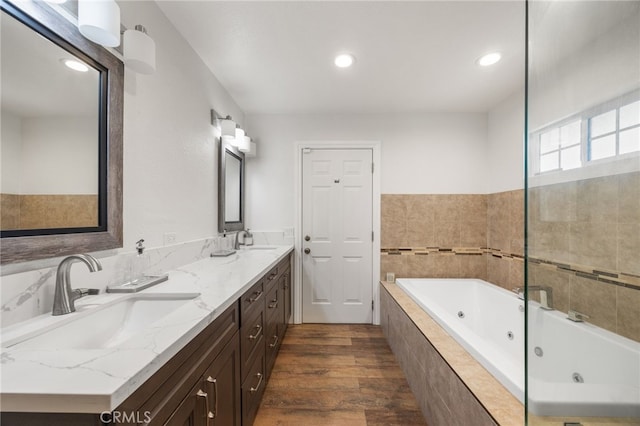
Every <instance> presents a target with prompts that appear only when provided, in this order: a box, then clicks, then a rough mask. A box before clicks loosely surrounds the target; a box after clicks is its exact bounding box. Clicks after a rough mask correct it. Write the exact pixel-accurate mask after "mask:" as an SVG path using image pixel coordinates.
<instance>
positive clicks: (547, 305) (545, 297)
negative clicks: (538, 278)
mask: <svg viewBox="0 0 640 426" xmlns="http://www.w3.org/2000/svg"><path fill="white" fill-rule="evenodd" d="M527 291H538V292H540V308H542V309H544V310H546V311H551V310H553V297H552V296H553V294H552V291H551V287H547V286H541V285H530V286H528V287H527Z"/></svg>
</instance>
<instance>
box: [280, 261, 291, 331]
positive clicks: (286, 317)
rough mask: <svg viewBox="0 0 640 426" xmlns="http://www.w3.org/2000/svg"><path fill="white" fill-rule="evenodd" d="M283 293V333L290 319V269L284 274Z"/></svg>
mask: <svg viewBox="0 0 640 426" xmlns="http://www.w3.org/2000/svg"><path fill="white" fill-rule="evenodd" d="M282 285H283V291H282V299H283V302H284V303H283V310H284V327H282V329H283V332H284V330H286V328H287V324H289V319H290V318H291V268H288V269H287V270H286V271H285V273H284V280H283V283H282Z"/></svg>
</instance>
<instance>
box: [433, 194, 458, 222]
mask: <svg viewBox="0 0 640 426" xmlns="http://www.w3.org/2000/svg"><path fill="white" fill-rule="evenodd" d="M461 197H462V196H460V195H455V194H454V195H449V194H444V195H438V196H436V198H435V203H436V210H435V220H436V222H457V221H459V220H460V217H461V212H460V207H461V205H462V203H463V200H462V198H461Z"/></svg>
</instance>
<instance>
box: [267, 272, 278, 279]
mask: <svg viewBox="0 0 640 426" xmlns="http://www.w3.org/2000/svg"><path fill="white" fill-rule="evenodd" d="M277 275H278V273H277V272H274V273H273V274H271V275H269V277H268V278H267V279H268V280H269V281H273V279H274V278H275V277H276V276H277Z"/></svg>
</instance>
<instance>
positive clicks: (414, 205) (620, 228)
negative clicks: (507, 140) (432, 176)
mask: <svg viewBox="0 0 640 426" xmlns="http://www.w3.org/2000/svg"><path fill="white" fill-rule="evenodd" d="M529 206H530V212H531V214H530V218H529V229H530V234H529V235H530V238H529V264H528V265H527V266H528V273H529V280H530V281H529V282H530V284H531V285H545V286H550V287H551V288H552V289H553V303H554V307H555V308H556V309H557V310H559V311H563V312H567V311H568V310H570V309H573V310H577V311H579V312H583V313H585V314H587V315H589V316H590V317H591V318H590V320H589V321H590V322H592V323H593V324H595V325H598V326H600V327H602V328H605V329H607V330H610V331H613V332H615V333H618V334H620V335H622V336H625V337H627V338H630V339H633V340H636V341H640V321H638V318H640V258H638V255H637V253H640V173H627V174H621V175H617V176H608V177H603V178H595V179H588V180H584V181H579V182H570V183H563V184H557V185H549V186H544V187H538V188H534V189H532V190H531V192H530V197H529ZM381 215H382V241H381V246H382V250H381V257H380V268H381V271H380V272H381V277H382V278H384V277H385V276H386V273H387V272H393V273H395V275H396V277H408V278H416V277H424V278H479V279H483V280H486V281H488V282H491V283H493V284H496V285H498V286H500V287H503V288H506V289H508V290H511V289H512V288H514V287H521V286H523V285H524V274H525V262H524V228H525V226H524V191H523V190H515V191H507V192H500V193H496V194H488V195H483V194H383V195H382V199H381ZM594 259H599V260H597V261H596V260H594ZM533 296H536V295H533Z"/></svg>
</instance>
